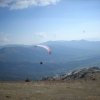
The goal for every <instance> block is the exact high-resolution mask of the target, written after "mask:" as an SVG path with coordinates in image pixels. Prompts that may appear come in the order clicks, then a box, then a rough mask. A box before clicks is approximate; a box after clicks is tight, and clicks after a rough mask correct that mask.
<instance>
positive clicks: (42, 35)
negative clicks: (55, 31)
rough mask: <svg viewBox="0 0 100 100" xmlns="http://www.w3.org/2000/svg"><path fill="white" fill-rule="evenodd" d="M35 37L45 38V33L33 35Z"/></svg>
mask: <svg viewBox="0 0 100 100" xmlns="http://www.w3.org/2000/svg"><path fill="white" fill-rule="evenodd" d="M35 36H36V37H46V34H45V32H40V33H35Z"/></svg>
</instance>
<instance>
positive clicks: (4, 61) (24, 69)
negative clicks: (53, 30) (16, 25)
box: [0, 40, 100, 81]
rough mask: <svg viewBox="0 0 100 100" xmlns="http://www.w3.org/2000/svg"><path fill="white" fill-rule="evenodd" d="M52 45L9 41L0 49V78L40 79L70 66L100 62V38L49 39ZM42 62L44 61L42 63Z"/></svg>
mask: <svg viewBox="0 0 100 100" xmlns="http://www.w3.org/2000/svg"><path fill="white" fill-rule="evenodd" d="M41 44H44V45H47V46H49V47H50V49H51V52H52V53H51V55H49V54H48V52H47V51H46V49H44V48H40V47H37V48H35V50H34V51H33V50H32V48H33V47H34V45H33V46H27V45H6V46H2V47H1V49H0V80H15V81H16V80H24V79H25V78H26V77H29V78H30V79H32V80H38V79H41V78H43V77H45V76H51V77H53V76H55V75H56V74H60V75H61V74H64V73H68V72H69V71H70V70H74V69H79V68H84V67H92V66H100V41H98V42H97V41H96V42H95V41H86V40H80V41H75V40H73V41H48V42H44V43H41ZM40 62H43V64H42V65H41V64H40Z"/></svg>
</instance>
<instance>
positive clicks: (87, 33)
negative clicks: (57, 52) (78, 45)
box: [0, 0, 100, 45]
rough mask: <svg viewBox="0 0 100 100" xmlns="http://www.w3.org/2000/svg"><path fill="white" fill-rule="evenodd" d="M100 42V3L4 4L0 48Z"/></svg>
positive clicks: (0, 3) (27, 0)
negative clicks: (48, 42)
mask: <svg viewBox="0 0 100 100" xmlns="http://www.w3.org/2000/svg"><path fill="white" fill-rule="evenodd" d="M81 39H85V40H90V41H100V0H0V45H6V44H26V45H32V44H39V43H42V42H46V41H56V40H67V41H69V40H81Z"/></svg>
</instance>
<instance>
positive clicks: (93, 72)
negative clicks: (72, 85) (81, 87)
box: [42, 67, 100, 81]
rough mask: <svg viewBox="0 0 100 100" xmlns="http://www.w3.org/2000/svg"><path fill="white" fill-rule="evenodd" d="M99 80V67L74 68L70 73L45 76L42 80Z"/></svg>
mask: <svg viewBox="0 0 100 100" xmlns="http://www.w3.org/2000/svg"><path fill="white" fill-rule="evenodd" d="M83 79H84V80H86V81H87V80H100V68H98V67H90V68H84V69H80V70H74V71H72V72H70V73H67V74H65V75H61V76H55V77H51V78H49V77H45V78H43V79H42V80H62V81H66V80H83Z"/></svg>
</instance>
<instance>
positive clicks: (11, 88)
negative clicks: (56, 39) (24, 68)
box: [0, 80, 100, 100]
mask: <svg viewBox="0 0 100 100" xmlns="http://www.w3.org/2000/svg"><path fill="white" fill-rule="evenodd" d="M0 100H100V80H96V81H85V80H76V81H65V82H63V81H38V82H29V83H25V82H0Z"/></svg>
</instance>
